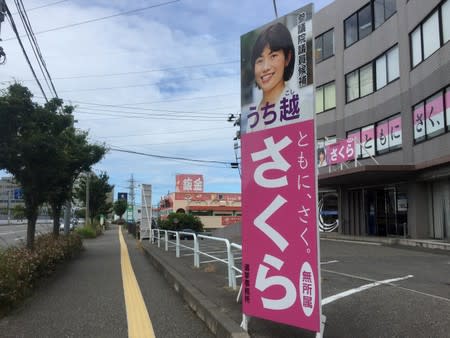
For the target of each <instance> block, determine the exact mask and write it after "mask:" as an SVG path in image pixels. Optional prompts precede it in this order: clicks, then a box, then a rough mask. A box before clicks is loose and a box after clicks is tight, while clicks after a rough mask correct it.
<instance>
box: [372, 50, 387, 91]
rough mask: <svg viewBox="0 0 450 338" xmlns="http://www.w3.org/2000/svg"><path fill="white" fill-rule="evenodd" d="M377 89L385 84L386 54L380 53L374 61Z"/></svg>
mask: <svg viewBox="0 0 450 338" xmlns="http://www.w3.org/2000/svg"><path fill="white" fill-rule="evenodd" d="M375 69H376V82H377V86H376V87H377V90H378V89H380V88H383V87H384V86H386V85H387V65H386V56H385V55H382V56H381V57H379V58H378V59H376V61H375Z"/></svg>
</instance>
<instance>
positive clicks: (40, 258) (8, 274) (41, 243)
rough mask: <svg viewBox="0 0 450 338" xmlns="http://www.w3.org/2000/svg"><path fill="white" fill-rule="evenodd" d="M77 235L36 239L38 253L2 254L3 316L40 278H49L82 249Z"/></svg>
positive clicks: (0, 309)
mask: <svg viewBox="0 0 450 338" xmlns="http://www.w3.org/2000/svg"><path fill="white" fill-rule="evenodd" d="M82 246H83V243H82V241H81V237H80V236H78V235H76V234H70V235H67V236H58V237H57V238H55V237H53V235H52V234H46V235H42V236H39V237H37V238H36V241H35V247H34V250H29V249H27V248H26V247H11V248H7V249H6V250H3V251H0V317H1V316H2V314H3V313H5V312H6V311H7V310H9V309H10V308H11V307H12V306H13V305H15V304H16V303H17V302H18V301H20V300H22V299H23V298H25V297H26V296H27V295H29V294H30V292H31V290H32V289H33V287H34V285H35V283H36V281H37V280H38V279H39V278H42V277H44V276H48V275H49V274H51V273H52V272H53V271H54V270H55V269H56V266H57V265H58V264H59V263H61V262H63V261H65V260H68V259H71V258H72V257H73V256H74V255H76V254H77V253H79V252H80V251H81V249H82Z"/></svg>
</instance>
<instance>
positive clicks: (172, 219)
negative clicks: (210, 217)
mask: <svg viewBox="0 0 450 338" xmlns="http://www.w3.org/2000/svg"><path fill="white" fill-rule="evenodd" d="M159 227H160V228H161V229H164V230H174V231H179V230H182V229H192V230H194V231H196V232H200V231H203V223H202V221H201V220H200V218H198V217H197V216H194V215H191V214H185V213H179V212H178V213H177V212H173V213H170V214H169V216H167V218H166V219H164V220H160V221H159Z"/></svg>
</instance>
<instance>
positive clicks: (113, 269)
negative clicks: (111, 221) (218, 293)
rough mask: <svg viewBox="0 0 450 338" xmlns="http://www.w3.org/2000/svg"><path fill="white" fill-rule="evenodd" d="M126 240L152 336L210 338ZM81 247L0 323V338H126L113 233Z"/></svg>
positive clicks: (136, 247) (113, 231) (119, 266)
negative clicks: (147, 314)
mask: <svg viewBox="0 0 450 338" xmlns="http://www.w3.org/2000/svg"><path fill="white" fill-rule="evenodd" d="M125 238H126V243H127V246H128V252H129V256H130V259H131V262H132V266H133V269H134V272H135V275H136V278H137V281H138V284H139V286H140V289H141V292H142V295H143V298H144V302H145V304H146V307H147V309H148V312H149V316H150V319H151V321H152V325H153V329H154V331H155V334H156V337H169V338H170V337H174V338H178V337H186V338H187V337H206V338H208V337H212V335H211V333H210V331H209V330H208V328H207V327H206V326H205V325H204V323H203V322H202V321H201V320H200V319H198V318H197V317H196V316H195V314H194V313H193V312H192V311H191V310H190V309H189V308H188V307H187V306H186V305H185V303H184V302H183V301H182V300H181V298H180V297H179V296H178V294H176V292H175V291H174V290H173V289H171V288H170V287H168V286H167V284H166V282H165V280H164V278H163V277H162V276H161V275H160V274H159V272H157V271H156V270H154V268H153V266H152V265H151V264H150V263H149V262H148V261H147V258H146V257H145V255H143V253H142V251H141V249H140V247H139V244H138V243H137V242H136V240H134V239H131V238H130V237H127V236H126V235H125ZM85 246H86V250H85V251H84V252H83V253H82V254H81V255H80V257H79V258H77V259H75V260H74V261H73V262H70V263H69V264H67V265H66V266H64V267H63V268H60V269H59V270H58V271H57V273H56V274H55V275H53V276H52V277H51V278H49V279H48V280H46V281H44V282H43V283H41V284H42V285H41V286H40V287H39V288H38V290H37V291H36V292H35V294H34V295H33V296H32V297H31V298H29V299H27V300H26V301H25V302H24V303H23V304H22V306H20V307H19V308H18V309H17V310H16V311H14V312H13V313H12V314H11V315H10V316H8V317H6V318H3V319H2V320H0V336H1V337H30V338H31V337H32V338H35V337H48V338H51V337H96V338H101V337H108V338H115V337H127V336H128V331H127V314H126V309H125V301H124V293H123V284H122V275H121V259H120V249H119V239H118V232H117V228H114V229H112V230H108V231H106V232H105V234H104V235H103V236H100V237H99V238H97V239H94V240H86V241H85Z"/></svg>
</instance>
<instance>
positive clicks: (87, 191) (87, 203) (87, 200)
mask: <svg viewBox="0 0 450 338" xmlns="http://www.w3.org/2000/svg"><path fill="white" fill-rule="evenodd" d="M90 175H91V173H90V172H88V173H87V175H86V219H85V221H84V224H85V225H86V226H87V225H89V180H90Z"/></svg>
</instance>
